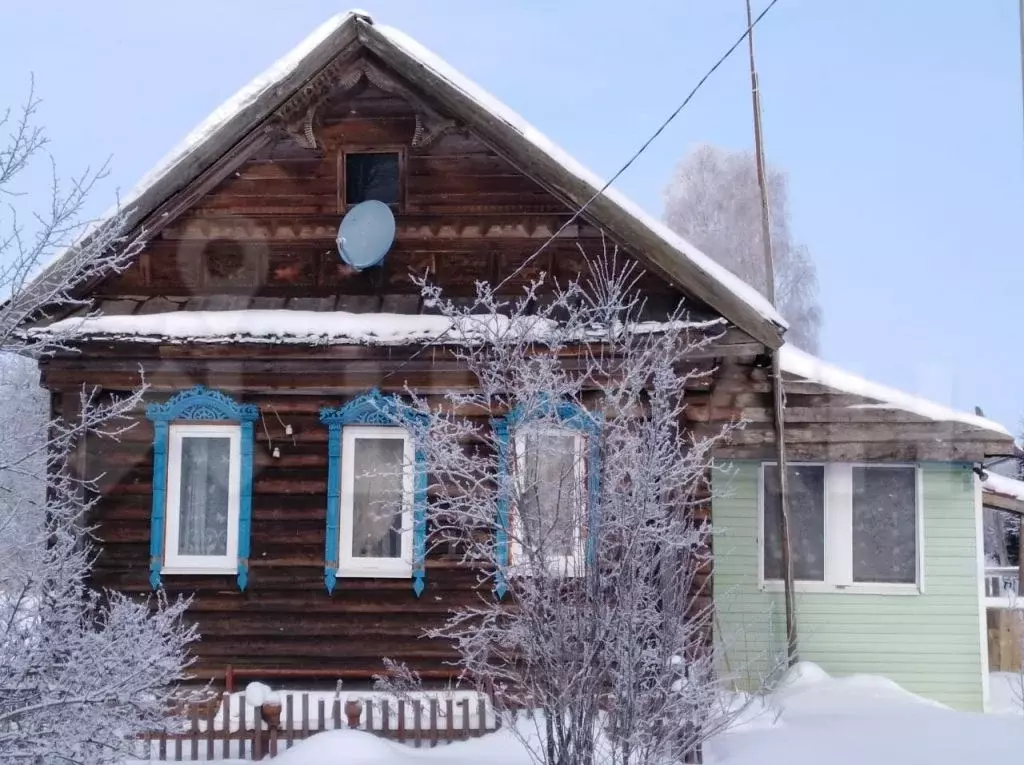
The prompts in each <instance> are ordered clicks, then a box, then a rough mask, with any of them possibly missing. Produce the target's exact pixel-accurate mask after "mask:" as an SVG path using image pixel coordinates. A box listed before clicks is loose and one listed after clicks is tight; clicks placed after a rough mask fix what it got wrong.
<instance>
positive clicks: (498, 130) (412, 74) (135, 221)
mask: <svg viewBox="0 0 1024 765" xmlns="http://www.w3.org/2000/svg"><path fill="white" fill-rule="evenodd" d="M353 46H364V47H366V48H368V49H369V50H371V51H372V52H373V53H374V54H376V55H377V56H378V57H379V58H381V59H383V60H384V61H385V63H387V64H388V65H390V66H392V67H393V68H394V69H395V70H396V71H397V72H399V74H401V75H403V76H404V77H406V78H407V79H408V80H409V81H410V82H411V83H412V84H414V85H417V86H419V88H420V90H421V91H422V92H423V95H424V96H425V97H427V98H430V99H433V100H435V101H437V102H438V103H439V104H440V105H441V106H442V107H443V108H444V110H446V111H448V112H450V113H451V114H452V115H453V116H455V117H456V118H458V119H459V120H461V121H463V122H465V123H466V124H467V125H469V126H470V127H471V128H473V129H474V130H476V131H477V132H478V133H479V134H480V135H481V137H483V138H484V139H485V140H487V141H488V142H489V143H491V144H492V145H494V146H495V147H497V148H500V150H501V151H502V153H503V154H505V155H506V156H507V157H508V158H509V159H510V160H512V161H513V162H514V163H515V164H517V165H518V166H519V167H521V168H522V169H523V171H524V172H527V173H528V174H530V175H531V176H533V177H534V178H536V179H537V180H539V181H541V182H542V184H543V185H546V186H548V187H549V188H551V190H553V191H554V192H556V193H558V194H559V195H561V196H562V197H564V198H565V199H566V201H567V202H568V203H571V204H573V205H576V206H582V205H583V204H584V203H586V202H588V201H589V200H590V199H591V198H592V197H593V196H594V195H595V194H596V193H597V191H598V190H599V189H600V188H601V186H603V182H602V181H601V180H600V179H599V178H598V177H597V176H595V175H594V174H592V173H591V172H590V171H589V170H587V169H586V168H584V167H582V166H581V165H580V164H579V163H578V162H576V161H575V160H574V159H573V158H572V157H570V156H569V155H568V154H567V153H566V152H565V151H563V150H562V149H561V148H559V147H558V146H556V145H555V144H554V143H552V142H551V141H550V140H548V139H547V138H546V137H545V136H544V135H542V134H541V133H540V132H539V131H537V130H536V129H535V128H534V127H533V126H531V125H530V124H529V123H528V122H526V120H524V119H523V118H522V117H520V116H519V115H518V114H516V113H515V112H514V111H512V110H511V109H509V108H508V107H507V106H505V105H504V104H502V103H501V102H500V101H498V100H497V99H495V98H494V97H493V96H492V95H490V94H489V93H487V92H486V91H485V90H483V89H482V88H480V87H479V86H478V85H476V84H475V83H474V82H472V81H471V80H469V79H467V78H466V77H464V76H463V75H461V74H460V73H458V72H457V71H455V70H454V69H452V68H451V67H450V66H449V65H448V64H447V63H445V62H444V61H443V60H442V59H440V58H439V57H438V56H436V55H435V54H433V53H431V52H430V51H429V50H427V49H426V48H424V47H423V46H421V45H420V44H419V43H417V42H416V41H414V40H412V39H411V38H409V37H407V36H406V35H405V34H403V33H402V32H400V31H398V30H396V29H393V28H390V27H378V26H375V25H374V23H373V21H372V19H371V18H370V17H369V15H368V14H366V13H363V12H360V11H350V12H348V13H342V14H339V15H337V16H334V17H333V18H331V19H329V20H328V21H326V22H325V23H324V24H322V25H321V26H320V27H318V28H317V29H316V30H315V31H314V32H313V33H312V34H311V35H309V36H308V37H307V38H306V39H305V40H303V41H302V42H301V43H299V45H298V46H297V47H295V48H294V49H293V50H292V51H290V52H289V53H288V54H286V55H285V56H284V57H283V58H281V59H279V60H278V61H276V62H275V63H274V64H273V65H272V66H271V67H270V68H269V69H267V70H266V71H265V72H263V74H261V75H259V76H258V77H257V78H256V79H254V80H253V81H252V82H250V83H249V84H248V85H246V86H245V87H243V88H242V89H241V90H239V91H238V92H237V93H236V94H235V95H234V96H232V97H231V98H229V99H228V100H227V101H226V102H225V103H224V104H222V105H221V106H220V107H219V108H218V109H216V110H215V111H214V112H213V113H212V114H211V115H210V116H209V117H207V119H206V120H204V121H203V122H202V123H201V124H200V125H199V126H198V127H196V128H195V129H194V130H193V131H192V132H191V133H189V134H188V136H186V137H185V139H184V140H183V141H182V142H181V143H179V144H178V146H176V147H175V148H174V149H173V150H172V151H171V152H170V153H168V154H167V155H166V156H165V157H164V158H163V159H162V160H161V161H160V162H159V163H158V164H157V166H156V167H155V168H153V170H151V171H150V172H149V173H147V174H146V175H145V176H144V177H143V178H142V179H141V180H140V181H139V182H138V183H137V184H136V185H135V187H134V188H133V189H132V190H131V191H130V192H129V193H128V194H127V195H126V196H125V197H124V198H123V200H122V202H121V205H120V208H121V210H122V211H123V213H122V215H123V217H124V222H125V224H127V225H128V226H129V227H136V226H139V225H143V226H144V225H145V223H146V219H147V218H148V217H149V216H150V215H151V214H152V213H153V212H154V211H155V210H156V209H157V208H158V207H159V206H160V205H162V204H163V203H164V202H166V201H167V200H168V199H169V198H170V197H172V196H173V195H174V194H175V193H177V192H179V191H181V190H182V189H184V188H185V187H186V186H187V185H188V184H190V183H191V182H192V181H194V180H195V179H196V178H197V177H198V176H199V175H200V174H201V173H202V172H204V171H205V170H206V169H208V168H209V167H210V166H211V165H212V164H213V163H214V162H216V161H217V159H219V158H220V157H221V156H222V155H223V154H224V153H225V152H226V151H227V150H228V149H230V148H231V147H232V146H234V145H235V144H237V143H238V141H240V140H241V139H242V138H243V137H244V136H245V135H247V134H248V133H249V132H250V131H252V130H253V129H254V128H256V127H257V126H258V125H259V124H260V123H262V122H263V121H265V120H266V119H267V118H269V117H270V116H271V115H272V114H273V113H274V111H275V110H276V109H277V108H278V107H280V106H281V104H283V103H284V102H285V101H286V100H287V99H288V98H289V97H291V96H292V95H293V94H294V93H296V92H297V91H298V90H299V89H300V88H301V86H302V85H303V84H304V83H306V82H308V81H309V80H310V79H311V78H312V77H313V76H315V75H316V74H317V73H319V72H320V71H321V70H323V68H324V67H326V66H327V65H328V64H330V63H331V61H333V60H334V59H335V58H336V57H337V56H338V55H340V54H341V53H343V52H345V51H347V50H349V49H350V48H352V47H353ZM113 213H114V211H111V213H110V214H108V217H107V218H106V221H107V222H109V221H110V220H112V219H113V218H112V217H110V216H113ZM587 215H588V217H589V218H591V219H592V220H593V221H594V222H595V223H597V224H598V225H600V226H601V227H602V228H604V229H606V230H607V231H608V232H609V233H610V234H611V235H612V236H613V237H614V238H616V239H619V240H621V241H622V242H624V243H627V244H628V245H629V247H630V249H632V250H634V251H635V252H636V254H638V255H640V256H641V257H642V258H644V259H645V260H646V261H648V262H649V263H650V264H652V265H653V266H655V267H656V268H658V269H660V270H661V271H663V272H664V273H665V274H666V275H667V276H668V277H670V278H671V279H673V280H674V281H676V282H677V283H678V284H679V286H680V287H682V288H683V289H684V290H685V291H686V292H688V293H689V294H691V295H693V296H694V297H696V298H697V299H699V300H701V301H703V302H704V303H706V304H707V305H708V306H710V307H711V308H712V309H714V310H716V311H718V312H719V313H721V314H722V315H723V316H725V317H726V318H727V319H729V320H730V321H731V322H733V323H734V324H736V325H737V326H738V327H740V328H741V329H743V330H744V331H746V332H747V333H749V334H750V335H751V336H753V337H754V338H755V339H757V340H759V341H761V342H763V343H765V344H767V345H770V346H771V347H777V346H778V345H779V344H780V342H781V335H782V332H783V331H784V329H785V327H786V323H785V320H784V319H783V318H782V317H781V316H780V315H779V314H778V312H777V311H776V310H775V309H774V307H773V306H772V305H771V303H769V302H768V300H767V299H765V298H764V296H762V295H761V294H760V293H759V292H757V290H755V289H754V288H752V287H751V286H749V285H748V284H746V283H745V282H743V281H742V280H741V279H739V278H738V277H736V276H735V275H733V274H732V273H731V272H730V271H728V270H727V269H726V268H724V267H723V266H721V265H719V264H718V263H716V262H715V261H713V260H712V259H711V258H709V257H708V256H707V255H705V254H703V253H702V252H700V251H699V250H698V249H697V248H696V247H694V246H693V245H691V244H690V243H689V242H686V241H685V240H684V239H682V238H681V237H679V236H678V235H677V234H675V233H674V232H672V231H671V230H669V229H668V228H667V227H666V226H664V225H663V224H661V223H660V222H658V221H657V220H655V219H653V218H652V217H651V216H649V215H647V214H646V213H644V212H643V211H642V210H641V209H640V208H639V207H637V206H636V205H635V204H633V203H632V202H630V201H629V200H628V199H626V198H625V197H624V196H622V195H621V194H620V193H618V192H617V191H614V190H612V189H609V190H608V191H606V192H605V193H604V194H602V195H600V196H598V197H597V198H596V199H594V200H593V202H592V203H591V204H590V206H589V207H588V209H587ZM100 225H103V222H102V221H101V224H100ZM61 260H62V259H60V258H58V260H57V261H56V262H55V263H54V265H53V266H51V267H59V266H60V261H61Z"/></svg>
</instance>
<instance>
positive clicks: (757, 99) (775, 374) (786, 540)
mask: <svg viewBox="0 0 1024 765" xmlns="http://www.w3.org/2000/svg"><path fill="white" fill-rule="evenodd" d="M1021 2H1022V3H1024V0H1021ZM746 3H747V45H748V49H749V51H750V93H751V97H752V98H753V104H754V157H755V164H756V165H757V186H758V189H759V190H760V192H761V244H762V246H763V247H764V274H765V294H766V295H767V297H768V300H770V301H771V303H772V305H775V258H774V254H773V252H772V230H771V215H770V211H769V207H768V183H767V177H766V176H767V173H766V172H765V163H764V141H763V139H762V135H761V91H760V88H759V85H758V80H757V67H755V66H754V17H753V14H752V13H751V10H750V0H746ZM772 395H773V403H774V405H773V409H774V410H775V418H774V424H775V441H776V444H777V446H778V458H777V461H778V470H779V494H780V500H781V501H780V516H781V517H780V524H781V529H780V532H781V533H780V537H781V542H782V579H783V588H784V597H785V606H786V649H787V651H786V655H787V658H788V660H789V664H790V665H793V664H795V663H796V662H797V659H798V653H797V631H796V608H795V606H794V602H793V597H794V593H793V556H792V545H791V544H790V533H789V470H788V467H787V465H786V418H785V406H786V396H785V391H784V390H783V387H782V363H781V360H780V358H779V351H778V350H777V349H776V350H775V351H773V352H772Z"/></svg>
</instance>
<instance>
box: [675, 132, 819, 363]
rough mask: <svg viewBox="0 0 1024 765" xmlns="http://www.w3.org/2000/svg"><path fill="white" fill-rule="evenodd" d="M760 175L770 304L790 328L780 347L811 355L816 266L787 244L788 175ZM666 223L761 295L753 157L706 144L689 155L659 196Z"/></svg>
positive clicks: (763, 284)
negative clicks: (771, 268) (770, 257)
mask: <svg viewBox="0 0 1024 765" xmlns="http://www.w3.org/2000/svg"><path fill="white" fill-rule="evenodd" d="M766 172H767V186H768V203H769V212H770V222H771V236H772V248H773V252H774V258H775V296H776V304H777V306H778V308H779V312H780V313H781V314H782V315H783V316H784V317H785V318H786V320H787V321H788V322H789V325H790V328H789V331H788V332H787V333H786V340H787V341H789V342H791V343H793V344H795V345H796V346H797V347H799V348H802V349H803V350H805V351H807V352H808V353H817V352H818V335H819V331H820V328H821V306H820V305H819V303H818V276H817V272H816V270H815V267H814V261H813V260H812V259H811V254H810V252H809V251H808V250H807V247H805V246H804V245H802V244H799V243H798V242H796V241H795V240H794V238H793V231H792V229H791V227H790V215H789V186H788V181H787V179H786V175H785V174H784V173H782V172H780V171H778V170H776V169H774V168H772V167H770V166H769V167H768V168H767V170H766ZM665 222H666V223H667V224H668V226H669V227H670V228H671V229H672V230H673V231H675V232H676V233H678V234H679V235H681V236H682V237H684V238H685V239H687V240H688V241H690V242H692V243H693V244H694V245H695V246H696V247H698V248H699V249H701V250H702V251H703V252H704V253H706V254H707V255H709V256H710V257H712V258H714V259H715V260H716V261H718V262H719V263H721V264H722V265H723V266H725V267H726V268H728V269H729V270H730V271H732V272H733V273H734V274H736V275H737V276H739V277H740V278H742V279H744V280H745V281H747V282H748V283H749V284H751V285H752V286H753V287H755V288H756V289H758V290H760V291H761V292H762V293H765V291H766V288H767V281H766V277H765V264H764V249H763V244H762V235H761V231H762V228H761V194H760V190H759V188H758V185H757V165H756V163H755V160H754V155H753V154H752V153H750V152H745V151H739V152H730V151H726V150H724V149H720V148H718V147H715V146H710V145H706V144H705V145H702V146H698V147H696V148H695V149H693V150H692V151H691V152H690V153H689V154H688V155H687V156H686V157H685V158H684V159H683V160H682V161H681V162H680V163H679V165H678V166H677V167H676V169H675V172H674V173H673V175H672V179H671V180H670V181H669V184H668V186H667V187H666V189H665Z"/></svg>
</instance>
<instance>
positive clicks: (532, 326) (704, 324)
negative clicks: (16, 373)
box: [29, 309, 723, 345]
mask: <svg viewBox="0 0 1024 765" xmlns="http://www.w3.org/2000/svg"><path fill="white" fill-rule="evenodd" d="M722 321H723V320H722V319H711V320H704V321H673V322H671V323H669V322H656V321H650V322H641V323H640V324H638V325H637V327H636V331H637V332H640V333H653V332H659V331H663V330H666V329H669V328H670V327H671V328H674V329H693V330H704V329H711V328H712V327H716V326H718V325H720V324H721V323H722ZM549 327H550V321H549V320H547V319H542V318H539V317H536V318H535V319H533V320H531V319H530V317H525V318H523V319H522V320H521V321H518V322H513V321H512V320H510V319H509V318H508V317H507V316H502V315H500V314H499V315H494V314H480V315H474V316H470V317H466V318H464V319H461V320H459V321H457V322H456V323H455V326H454V329H455V332H452V333H450V334H448V342H453V343H459V342H474V341H475V340H476V339H478V338H479V337H481V336H482V335H483V334H484V333H483V332H482V331H481V330H482V329H485V328H486V329H487V330H488V331H506V330H509V329H511V330H513V331H518V332H524V333H526V334H529V335H531V336H534V337H536V338H537V339H539V340H543V338H544V335H545V331H546V330H547V329H548V328H549ZM452 328H453V324H452V321H451V320H450V319H448V318H447V317H445V316H441V315H432V314H398V313H349V312H347V311H293V310H274V309H242V310H237V311H169V312H164V313H151V314H141V315H136V314H128V315H122V316H102V315H100V316H85V317H74V318H70V319H63V320H61V321H58V322H55V323H53V324H51V325H49V326H47V327H38V328H32V329H30V330H29V334H30V335H32V336H36V337H45V336H48V335H53V336H60V337H62V338H74V339H78V340H87V339H90V338H103V339H104V340H116V341H126V342H139V343H160V342H171V343H182V342H203V343H268V342H269V343H288V344H325V343H326V344H332V343H333V344H346V343H355V344H366V345H405V344H409V343H420V342H423V343H428V344H430V343H432V342H434V341H436V340H437V339H438V338H439V337H442V336H444V335H446V333H449V331H450V330H451V329H452Z"/></svg>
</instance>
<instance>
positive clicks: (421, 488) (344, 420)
mask: <svg viewBox="0 0 1024 765" xmlns="http://www.w3.org/2000/svg"><path fill="white" fill-rule="evenodd" d="M320 422H322V423H324V424H325V425H326V426H327V431H328V436H327V453H328V458H329V461H328V465H327V483H328V485H327V528H326V535H327V539H326V542H327V549H326V550H325V554H324V585H325V586H326V588H327V592H328V593H333V592H334V588H335V586H336V584H337V573H338V560H339V559H340V551H339V542H340V523H341V521H340V518H341V496H340V486H341V459H342V454H341V430H342V428H343V427H344V426H346V425H355V424H359V425H385V426H399V427H405V428H408V429H409V430H410V431H411V434H412V436H413V441H414V442H416V441H418V440H420V439H422V438H424V434H423V433H422V430H423V427H424V426H425V425H426V424H427V422H426V418H425V417H424V416H423V415H421V414H420V413H419V412H417V411H416V410H414V409H413V408H412V407H410V406H408V405H406V404H404V403H402V401H401V399H399V398H398V396H394V395H390V396H385V395H383V394H382V393H381V392H380V391H379V390H377V389H376V388H374V389H373V390H371V391H370V392H369V393H366V394H364V395H362V396H359V397H358V398H355V399H353V400H352V401H349V402H348V403H347V404H345V406H343V407H341V408H339V409H331V408H329V407H324V408H322V409H321V410H320ZM414 445H415V455H416V456H415V465H414V467H413V510H412V519H413V520H412V531H413V537H412V579H413V583H412V590H413V592H414V593H415V594H416V597H419V596H420V595H422V594H423V590H424V589H425V588H426V570H425V560H426V554H427V454H426V450H425V449H424V447H423V444H422V443H414Z"/></svg>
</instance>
